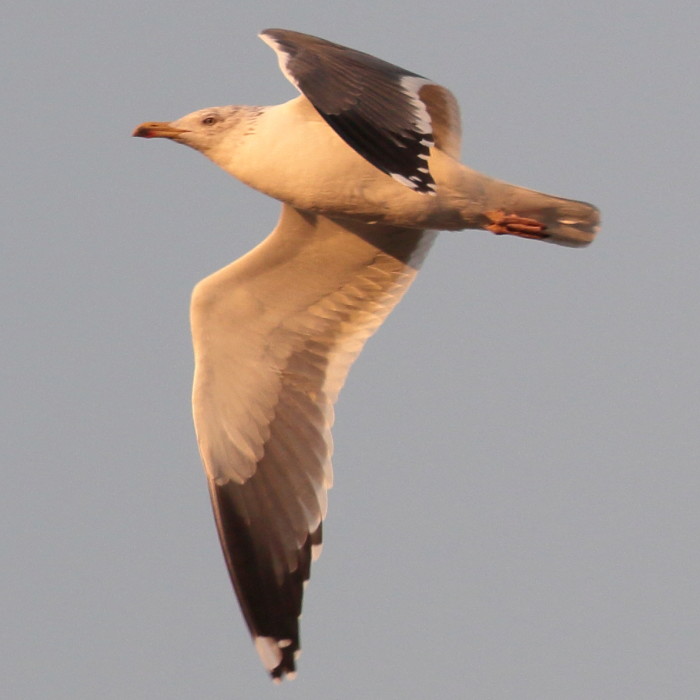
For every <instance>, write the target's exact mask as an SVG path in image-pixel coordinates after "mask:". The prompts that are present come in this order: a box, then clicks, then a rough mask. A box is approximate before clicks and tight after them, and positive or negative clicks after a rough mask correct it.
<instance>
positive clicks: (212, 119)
mask: <svg viewBox="0 0 700 700" xmlns="http://www.w3.org/2000/svg"><path fill="white" fill-rule="evenodd" d="M202 124H204V126H211V125H212V124H216V117H212V116H209V117H204V119H202Z"/></svg>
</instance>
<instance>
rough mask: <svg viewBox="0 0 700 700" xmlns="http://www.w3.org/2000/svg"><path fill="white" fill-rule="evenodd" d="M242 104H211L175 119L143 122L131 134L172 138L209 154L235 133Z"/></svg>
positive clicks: (152, 137) (143, 136) (148, 137)
mask: <svg viewBox="0 0 700 700" xmlns="http://www.w3.org/2000/svg"><path fill="white" fill-rule="evenodd" d="M241 112H242V109H241V108H240V107H232V106H229V107H209V108H208V109H200V110H198V111H196V112H192V113H191V114H187V115H185V116H184V117H180V119H176V120H175V121H172V122H144V123H143V124H139V126H137V127H136V129H134V133H133V134H132V136H140V137H142V138H147V139H156V138H162V139H170V140H171V141H177V143H182V144H184V145H185V146H189V147H190V148H194V149H195V150H196V151H199V152H200V153H204V154H206V155H210V154H211V153H212V151H214V150H216V149H217V147H219V146H221V144H222V143H223V142H224V141H226V140H227V139H228V138H229V137H230V136H231V135H232V134H234V133H235V132H236V127H237V126H238V125H239V124H240V122H241Z"/></svg>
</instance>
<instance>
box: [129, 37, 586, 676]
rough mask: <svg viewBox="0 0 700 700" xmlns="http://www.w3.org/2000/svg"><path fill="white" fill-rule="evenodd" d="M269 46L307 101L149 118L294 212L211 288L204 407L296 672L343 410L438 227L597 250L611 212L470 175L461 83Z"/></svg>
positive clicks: (223, 509)
mask: <svg viewBox="0 0 700 700" xmlns="http://www.w3.org/2000/svg"><path fill="white" fill-rule="evenodd" d="M259 36H260V38H261V39H262V40H263V41H264V42H265V43H266V44H268V45H269V46H270V47H271V48H272V49H273V50H274V51H275V53H276V54H277V57H278V59H279V65H280V68H281V70H282V73H283V74H284V75H285V76H286V77H287V78H288V80H289V81H290V82H291V83H292V84H293V85H294V86H295V87H296V88H297V89H298V90H299V92H300V93H301V94H300V95H299V96H297V97H296V98H295V99H292V100H290V101H289V102H285V103H284V104H280V105H275V106H270V107H253V106H227V107H211V108H208V109H202V110H199V111H196V112H193V113H191V114H188V115H187V116H184V117H182V118H180V119H177V120H176V121H172V122H145V123H143V124H141V125H140V126H138V127H137V128H136V130H135V131H134V133H133V135H134V136H140V137H145V138H166V139H170V140H171V141H175V142H176V143H181V144H184V145H186V146H189V147H191V148H194V149H195V150H197V151H199V152H200V153H202V154H204V155H205V156H207V157H208V158H210V159H211V160H212V161H213V162H214V163H216V164H217V165H218V166H219V167H221V168H222V169H223V170H225V171H226V172H228V173H230V174H231V175H233V176H234V177H236V178H237V179H238V180H240V181H242V182H243V183H245V184H247V185H249V186H250V187H253V188H255V189H256V190H259V191H260V192H263V193H265V194H267V195H269V196H270V197H273V198H275V199H278V200H280V201H281V202H282V212H281V215H280V219H279V221H278V223H277V226H276V227H275V229H274V230H273V231H272V233H270V234H269V235H268V237H267V238H265V239H264V240H263V241H262V243H260V244H259V245H258V246H256V247H255V248H253V250H251V251H250V252H249V253H247V254H246V255H244V256H243V257H241V258H240V259H238V260H236V261H234V262H232V263H231V264H229V265H227V266H226V267H224V268H223V269H221V270H219V271H218V272H215V273H214V274H212V275H210V276H209V277H206V278H205V279H204V280H202V281H201V282H199V283H198V284H197V285H196V286H195V288H194V291H193V294H192V302H191V326H192V337H193V345H194V357H195V372H194V387H193V393H192V405H193V415H194V423H195V430H196V434H197V442H198V445H199V451H200V454H201V457H202V461H203V463H204V469H205V472H206V475H207V480H208V485H209V492H210V496H211V501H212V505H213V510H214V518H215V520H216V526H217V529H218V534H219V539H220V541H221V546H222V549H223V554H224V558H225V560H226V565H227V567H228V571H229V575H230V578H231V581H232V583H233V588H234V590H235V592H236V595H237V597H238V601H239V603H240V607H241V610H242V613H243V616H244V618H245V621H246V623H247V625H248V628H249V630H250V633H251V635H252V637H253V641H254V643H255V647H256V649H257V652H258V654H259V655H260V658H261V660H262V662H263V665H264V666H265V668H266V669H267V671H268V672H269V673H270V675H271V677H272V678H273V679H274V680H275V681H277V682H279V681H281V680H282V679H283V678H285V677H286V678H292V677H294V675H295V673H296V659H297V658H298V656H299V654H300V653H301V652H300V641H299V617H300V614H301V608H302V597H303V591H304V584H305V583H306V581H307V580H308V579H309V574H310V568H311V562H312V560H315V559H316V558H317V557H318V555H319V553H320V551H321V542H322V523H323V520H324V518H325V516H326V510H327V505H328V497H327V492H328V489H330V488H331V485H332V482H333V472H332V467H331V454H332V451H333V441H332V437H331V426H332V425H333V419H334V412H333V406H334V403H335V401H336V398H337V396H338V393H339V392H340V389H341V388H342V386H343V383H344V382H345V378H346V375H347V373H348V370H349V368H350V365H351V364H352V362H353V361H354V360H355V358H356V357H357V356H358V354H359V353H360V351H361V350H362V347H363V346H364V344H365V341H366V340H367V339H368V338H369V337H370V336H371V335H372V334H373V333H374V332H375V331H376V330H377V328H378V327H379V326H380V325H381V323H382V322H383V321H384V319H385V318H386V317H387V315H388V314H389V312H390V311H391V310H392V309H393V308H394V306H396V304H397V303H398V302H399V300H400V299H401V297H402V296H403V294H404V293H405V292H406V290H407V289H408V287H409V286H410V284H411V282H412V281H413V280H414V278H415V276H416V274H417V272H418V269H419V267H420V265H421V263H422V261H423V259H424V258H425V255H426V253H427V252H428V250H429V248H430V246H431V244H432V242H433V240H434V239H435V236H436V235H437V234H436V231H437V230H462V229H484V230H487V231H491V232H492V233H494V234H497V235H514V236H519V237H523V238H529V239H535V240H541V241H546V242H549V243H557V244H560V245H564V246H571V247H582V246H586V245H588V244H589V243H590V242H591V241H592V240H593V238H594V236H595V234H596V232H597V231H598V228H599V218H600V217H599V213H598V210H597V209H596V208H595V207H593V206H591V205H590V204H586V203H584V202H579V201H574V200H569V199H562V198H559V197H553V196H550V195H547V194H543V193H540V192H535V191H533V190H528V189H525V188H522V187H517V186H515V185H510V184H508V183H505V182H501V181H499V180H495V179H493V178H490V177H488V176H486V175H483V174H481V173H479V172H476V171H475V170H472V169H470V168H468V167H466V166H465V165H462V164H461V163H460V162H459V149H460V141H461V130H460V117H459V107H458V105H457V101H456V99H455V98H454V96H453V95H452V93H450V92H449V91H448V90H447V89H446V88H444V87H441V86H440V85H437V84H435V83H434V82H432V81H431V80H428V79H427V78H424V77H423V76H420V75H418V74H416V73H412V72H411V71H408V70H405V69H403V68H399V67H398V66H395V65H393V64H391V63H387V62H386V61H383V60H381V59H379V58H375V57H374V56H371V55H369V54H366V53H363V52H360V51H356V50H353V49H350V48H347V47H345V46H341V45H339V44H335V43H332V42H329V41H325V40H324V39H320V38H317V37H314V36H310V35H307V34H302V33H300V32H294V31H289V30H284V29H266V30H265V31H263V32H262V33H261V34H260V35H259Z"/></svg>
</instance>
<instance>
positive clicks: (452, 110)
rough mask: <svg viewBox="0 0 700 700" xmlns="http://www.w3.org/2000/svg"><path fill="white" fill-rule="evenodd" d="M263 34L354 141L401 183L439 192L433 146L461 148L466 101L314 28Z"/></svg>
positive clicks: (287, 71)
mask: <svg viewBox="0 0 700 700" xmlns="http://www.w3.org/2000/svg"><path fill="white" fill-rule="evenodd" d="M260 38H261V39H262V40H263V41H264V42H265V43H267V44H268V45H269V46H270V47H271V48H272V49H273V50H274V51H275V53H276V54H277V56H278V59H279V65H280V68H281V70H282V73H283V74H284V75H285V77H287V79H288V80H289V81H290V82H291V83H292V84H293V85H294V86H295V87H296V88H297V89H298V90H299V91H300V92H301V93H302V94H303V95H304V96H305V97H306V98H307V99H308V100H309V102H311V104H312V105H313V106H314V108H315V109H316V110H317V111H318V113H319V114H320V115H321V117H322V118H323V119H324V120H325V121H326V122H327V123H328V125H329V126H330V127H331V128H332V129H333V130H334V131H335V132H336V133H337V134H338V135H339V136H340V137H341V138H342V139H343V140H344V141H345V142H346V143H347V144H348V145H349V146H350V147H351V148H353V149H354V150H355V151H356V152H357V153H359V154H360V155H361V156H362V157H363V158H365V160H367V161H368V162H369V163H371V164H372V165H374V166H375V167H376V168H378V169H379V170H381V171H382V172H384V173H386V174H388V175H390V176H391V177H393V178H394V179H395V180H397V181H398V182H400V183H401V184H403V185H405V186H407V187H410V188H411V189H413V190H415V191H416V192H420V193H423V194H435V181H434V180H433V177H432V175H431V174H430V169H429V165H428V158H429V156H430V149H431V148H432V147H433V146H437V147H438V148H443V150H445V152H446V153H448V154H450V155H453V154H454V153H455V152H458V151H459V140H460V130H459V109H458V107H457V102H456V100H455V99H454V97H453V96H452V94H451V93H450V92H449V91H448V90H446V89H445V88H443V87H441V86H439V85H436V84H435V83H433V82H432V81H430V80H428V79H426V78H424V77H422V76H420V75H418V74H416V73H413V72H411V71H408V70H405V69H404V68H401V67H399V66H396V65H393V64H391V63H388V62H386V61H382V60H381V59H378V58H375V57H374V56H371V55H369V54H366V53H363V52H361V51H356V50H354V49H350V48H348V47H345V46H341V45H339V44H334V43H332V42H329V41H325V40H323V39H319V38H317V37H313V36H309V35H307V34H301V33H299V32H292V31H288V30H284V29H266V30H265V31H263V32H261V34H260ZM455 143H456V148H455Z"/></svg>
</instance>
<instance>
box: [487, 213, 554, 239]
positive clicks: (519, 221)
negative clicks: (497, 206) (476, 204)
mask: <svg viewBox="0 0 700 700" xmlns="http://www.w3.org/2000/svg"><path fill="white" fill-rule="evenodd" d="M485 215H486V218H487V219H488V220H489V221H490V222H491V223H490V224H489V225H488V226H486V227H485V228H486V229H487V230H488V231H491V232H492V233H495V234H496V235H497V236H502V235H504V234H509V235H511V236H520V237H521V238H534V239H535V240H542V239H543V238H549V234H548V233H547V226H546V225H545V224H543V223H540V222H539V221H537V219H528V218H527V217H524V216H518V215H517V214H505V213H504V212H502V211H487V212H485Z"/></svg>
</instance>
